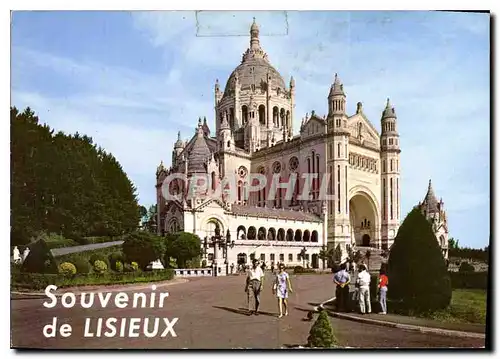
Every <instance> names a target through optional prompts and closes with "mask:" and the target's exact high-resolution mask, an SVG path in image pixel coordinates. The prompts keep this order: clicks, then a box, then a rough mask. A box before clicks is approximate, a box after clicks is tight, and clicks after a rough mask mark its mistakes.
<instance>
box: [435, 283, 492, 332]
mask: <svg viewBox="0 0 500 359" xmlns="http://www.w3.org/2000/svg"><path fill="white" fill-rule="evenodd" d="M431 317H432V318H434V319H438V320H441V321H447V322H455V323H458V322H461V323H479V324H485V323H486V291H485V290H483V289H454V290H453V293H452V297H451V304H450V306H449V307H448V308H447V309H445V310H441V311H438V312H435V313H433V314H431Z"/></svg>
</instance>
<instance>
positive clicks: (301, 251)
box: [299, 247, 307, 267]
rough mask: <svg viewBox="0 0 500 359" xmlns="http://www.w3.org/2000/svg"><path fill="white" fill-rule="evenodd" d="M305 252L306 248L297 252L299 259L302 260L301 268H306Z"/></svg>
mask: <svg viewBox="0 0 500 359" xmlns="http://www.w3.org/2000/svg"><path fill="white" fill-rule="evenodd" d="M306 252H307V249H306V247H304V248H302V249H301V250H300V252H299V258H301V259H302V267H305V266H306Z"/></svg>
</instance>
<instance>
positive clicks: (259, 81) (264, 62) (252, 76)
mask: <svg viewBox="0 0 500 359" xmlns="http://www.w3.org/2000/svg"><path fill="white" fill-rule="evenodd" d="M268 75H269V76H271V81H270V85H271V89H273V90H274V89H276V88H280V89H281V91H285V90H286V87H285V81H284V80H283V77H281V75H280V73H279V72H278V71H277V70H276V69H275V68H274V67H273V66H272V65H271V64H270V63H269V61H268V59H267V55H266V53H265V52H264V50H262V48H261V47H260V41H259V28H258V26H257V24H256V23H255V19H254V23H253V24H252V27H251V28H250V47H249V48H248V49H247V51H246V52H245V54H244V55H243V60H242V62H241V64H240V65H239V66H238V67H237V68H236V69H234V71H233V72H232V73H231V75H230V76H229V79H228V80H227V83H226V87H225V89H224V96H228V95H232V94H234V88H235V78H236V76H238V81H239V85H240V89H241V90H247V89H250V88H251V87H252V85H255V89H256V90H258V89H261V88H262V89H265V88H266V86H267V85H266V84H267V82H268V81H267V76H268Z"/></svg>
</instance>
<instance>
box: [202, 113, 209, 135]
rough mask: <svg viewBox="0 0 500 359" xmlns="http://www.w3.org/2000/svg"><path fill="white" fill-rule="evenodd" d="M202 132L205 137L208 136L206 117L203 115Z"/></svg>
mask: <svg viewBox="0 0 500 359" xmlns="http://www.w3.org/2000/svg"><path fill="white" fill-rule="evenodd" d="M202 127H203V133H204V135H205V136H206V137H210V128H209V127H208V124H207V118H206V117H203V126H202Z"/></svg>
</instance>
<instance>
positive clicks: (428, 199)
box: [422, 180, 439, 212]
mask: <svg viewBox="0 0 500 359" xmlns="http://www.w3.org/2000/svg"><path fill="white" fill-rule="evenodd" d="M422 206H423V207H424V208H426V209H427V212H439V202H438V200H437V198H436V195H435V194H434V189H433V188H432V182H431V180H429V187H428V188H427V194H426V195H425V198H424V200H423V202H422Z"/></svg>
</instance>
